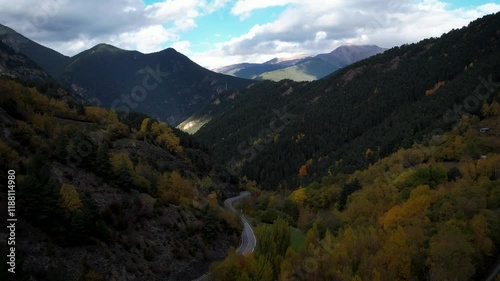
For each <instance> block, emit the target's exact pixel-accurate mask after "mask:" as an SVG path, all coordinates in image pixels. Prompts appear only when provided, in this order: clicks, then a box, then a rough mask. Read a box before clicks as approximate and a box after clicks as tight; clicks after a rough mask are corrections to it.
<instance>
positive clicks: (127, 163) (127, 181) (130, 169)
mask: <svg viewBox="0 0 500 281" xmlns="http://www.w3.org/2000/svg"><path fill="white" fill-rule="evenodd" d="M111 167H112V169H113V175H114V177H115V181H116V183H117V185H118V186H120V187H124V188H125V189H130V188H131V187H132V185H133V175H134V165H133V163H132V161H131V160H130V158H129V156H128V153H127V152H115V153H113V154H112V155H111Z"/></svg>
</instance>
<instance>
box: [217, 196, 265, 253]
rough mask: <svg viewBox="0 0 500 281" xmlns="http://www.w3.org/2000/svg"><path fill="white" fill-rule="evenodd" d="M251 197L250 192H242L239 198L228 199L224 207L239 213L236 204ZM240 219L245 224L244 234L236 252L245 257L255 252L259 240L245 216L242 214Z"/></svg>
mask: <svg viewBox="0 0 500 281" xmlns="http://www.w3.org/2000/svg"><path fill="white" fill-rule="evenodd" d="M250 195H251V194H250V192H248V191H244V192H241V193H240V195H238V196H235V197H231V198H229V199H226V200H225V201H224V206H225V207H226V208H227V209H229V210H231V211H232V212H235V213H237V212H238V210H236V208H235V207H234V203H236V202H238V201H240V200H241V199H243V198H245V197H248V196H250ZM240 218H241V221H242V222H243V232H242V233H241V238H240V245H239V246H238V248H237V249H236V252H237V253H240V254H242V255H245V254H249V253H253V251H254V250H255V246H256V245H257V238H256V237H255V234H254V232H253V228H252V225H251V224H250V223H249V222H248V220H247V219H246V218H245V216H244V215H243V214H241V213H240Z"/></svg>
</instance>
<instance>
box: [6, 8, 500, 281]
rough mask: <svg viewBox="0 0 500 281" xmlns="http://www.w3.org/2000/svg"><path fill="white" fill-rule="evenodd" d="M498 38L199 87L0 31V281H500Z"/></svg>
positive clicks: (482, 32) (274, 62)
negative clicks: (12, 261) (8, 183)
mask: <svg viewBox="0 0 500 281" xmlns="http://www.w3.org/2000/svg"><path fill="white" fill-rule="evenodd" d="M153 8H154V7H153V6H151V7H150V8H149V9H153ZM129 12H130V13H132V12H133V10H132V9H131V10H130V11H129ZM499 27H500V13H498V12H497V13H493V14H489V15H485V16H483V17H480V18H478V19H476V20H474V21H472V22H470V23H469V24H468V25H467V26H464V27H462V28H459V29H453V30H450V31H448V32H446V33H445V34H443V35H441V36H440V37H432V38H427V39H423V40H421V41H419V42H416V43H411V44H404V45H401V46H396V47H392V48H390V49H384V48H380V47H378V46H376V45H353V44H346V45H340V46H338V47H337V48H336V49H335V50H334V51H332V52H330V53H323V54H320V55H314V56H309V55H298V56H290V57H288V58H285V57H276V58H275V59H271V60H268V61H266V62H264V63H252V62H249V63H239V64H233V65H228V66H224V67H219V68H217V69H214V70H215V71H213V70H208V69H206V68H204V67H202V66H200V65H198V64H197V63H195V62H194V61H192V60H191V59H190V58H189V57H188V56H186V55H184V54H182V53H180V52H178V51H177V50H175V49H173V48H167V49H164V50H161V51H156V52H151V53H143V52H139V51H129V50H124V49H121V48H118V47H115V46H113V45H110V44H97V45H95V46H94V47H92V48H90V49H88V50H85V51H83V52H79V53H78V54H76V55H72V56H66V55H63V54H61V53H58V52H57V51H54V50H52V49H50V48H48V47H45V46H43V45H41V44H38V43H36V42H35V41H32V40H30V39H28V38H27V37H25V36H24V35H21V34H20V33H18V32H16V31H15V30H13V29H11V28H9V27H7V26H4V25H0V120H2V123H1V128H0V156H1V158H0V168H1V169H2V170H3V171H15V173H16V181H17V182H16V188H17V190H16V196H17V197H16V214H18V222H16V230H15V231H16V233H15V234H16V245H15V252H16V271H17V272H16V274H15V275H13V274H12V273H10V272H9V271H8V266H9V265H8V264H7V263H2V266H0V269H1V272H0V279H1V280H16V281H17V280H26V281H27V280H51V281H52V280H65V281H66V280H67V281H104V280H110V281H116V280H123V281H136V280H175V281H177V280H180V281H182V280H216V281H274V280H279V281H285V280H317V281H327V280H338V281H344V280H346V281H362V280H380V281H381V280H406V281H408V280H412V281H414V280H415V281H416V280H439V281H441V280H457V281H459V280H460V281H461V280H463V281H467V280H486V281H497V280H499V278H500V277H499V276H498V274H499V272H498V271H499V265H498V260H499V257H500V29H499ZM322 34H323V33H319V35H321V36H319V35H318V34H316V38H317V39H318V38H322V37H323V35H322ZM325 36H326V35H325ZM193 48H195V47H194V46H193ZM218 72H220V73H218ZM11 197H12V193H8V192H7V191H6V189H3V190H2V191H0V205H1V206H2V208H5V209H7V208H8V204H9V203H8V201H9V200H10V201H12V200H11V199H9V198H11ZM0 219H2V220H3V221H8V219H9V218H8V213H7V212H3V214H2V215H0ZM8 231H9V229H6V228H4V229H3V230H1V231H0V237H1V238H2V240H5V241H7V239H8V237H9V236H10V235H11V234H10V233H9V232H8ZM0 250H1V251H0V252H2V253H4V252H5V253H8V252H12V250H11V249H10V247H8V246H7V244H6V243H2V244H0ZM4 256H6V254H5V255H4Z"/></svg>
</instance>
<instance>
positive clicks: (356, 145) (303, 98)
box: [179, 14, 500, 189]
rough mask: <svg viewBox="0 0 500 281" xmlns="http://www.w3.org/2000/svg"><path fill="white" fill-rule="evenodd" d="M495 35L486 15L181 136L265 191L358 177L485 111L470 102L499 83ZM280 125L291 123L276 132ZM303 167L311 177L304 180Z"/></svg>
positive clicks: (216, 115)
mask: <svg viewBox="0 0 500 281" xmlns="http://www.w3.org/2000/svg"><path fill="white" fill-rule="evenodd" d="M498 26H500V14H496V15H490V16H487V17H484V18H482V19H479V20H476V21H474V22H472V23H471V24H469V26H467V27H464V28H462V29H458V30H457V29H456V30H453V31H451V32H449V33H447V34H444V35H443V36H442V37H441V38H430V39H426V40H423V41H421V42H419V43H415V44H409V45H403V46H401V47H395V48H392V49H390V50H387V51H385V52H384V53H382V54H378V55H376V56H373V57H370V58H368V59H365V60H362V61H359V62H357V63H354V64H351V65H349V66H347V67H345V68H342V69H341V70H339V71H337V72H335V73H334V74H332V75H330V76H328V77H326V78H324V79H321V80H318V81H314V82H310V83H306V82H293V81H290V80H284V81H281V82H271V81H267V82H262V83H259V84H256V85H255V86H253V87H251V88H248V89H245V90H242V91H238V92H228V93H225V94H224V95H222V96H220V97H218V98H217V99H215V100H213V101H212V102H211V103H210V104H208V105H206V106H205V107H204V108H203V109H202V110H201V111H199V112H198V113H197V114H195V115H194V116H192V117H190V118H189V119H188V120H186V121H185V122H183V123H182V124H180V126H179V128H181V129H184V130H187V131H190V132H191V133H194V132H195V131H196V130H197V129H198V128H199V130H198V131H197V132H196V134H195V136H197V137H198V138H199V139H200V140H202V141H203V142H204V143H205V144H206V145H207V146H209V147H210V148H211V149H212V150H213V151H214V156H215V157H217V158H218V159H219V161H222V162H224V163H228V165H230V166H234V168H235V169H237V170H238V171H240V174H241V175H245V176H247V177H248V178H249V179H252V180H256V181H257V182H259V183H260V184H261V186H263V187H265V188H270V189H275V188H279V187H280V186H282V187H291V186H298V185H301V184H304V183H307V181H310V180H314V179H315V178H317V177H321V176H322V175H324V174H326V173H345V172H353V171H355V170H357V169H361V168H364V167H366V166H367V165H369V164H370V163H372V162H373V161H376V160H377V159H379V158H380V157H384V156H386V155H388V154H390V153H392V152H394V151H397V150H398V149H400V148H404V147H409V146H411V145H412V144H414V143H415V142H416V141H418V140H427V141H428V140H430V139H432V138H433V136H434V135H436V134H439V132H440V130H447V129H449V128H450V126H451V125H452V124H454V122H455V121H456V120H458V119H459V117H460V116H461V115H462V114H465V113H466V112H470V113H477V112H478V111H480V109H481V105H482V103H483V101H486V100H485V99H486V98H485V97H488V98H489V99H492V98H493V96H494V94H493V93H492V94H491V95H485V97H480V98H481V99H480V100H478V98H475V97H474V93H475V90H476V88H477V87H478V85H483V84H484V83H487V82H484V81H498V80H499V78H500V69H499V65H500V62H499V58H500V48H499V46H500V33H499V32H498ZM482 81H483V82H482ZM488 83H490V84H491V83H493V82H488ZM485 85H486V84H485ZM484 87H486V86H484ZM489 88H490V89H491V87H489ZM484 91H486V90H483V92H484ZM492 91H493V90H492ZM494 93H497V94H498V89H497V90H495V91H494ZM464 100H465V101H464ZM467 101H470V104H468V103H467ZM460 106H461V107H460ZM457 108H465V109H463V111H459V110H458V109H457ZM466 110H467V111H466ZM280 116H286V118H284V119H285V120H286V121H287V122H286V123H283V122H281V123H279V125H276V123H278V122H277V119H276V118H281V117H280ZM281 125H283V126H282V128H281V129H280V130H279V131H277V130H276V128H280V126H281ZM200 127H201V128H200ZM367 155H370V157H367ZM303 166H305V167H307V170H308V173H307V174H308V177H301V176H299V169H300V168H301V167H303Z"/></svg>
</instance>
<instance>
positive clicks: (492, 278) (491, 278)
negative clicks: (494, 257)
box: [485, 263, 500, 281]
mask: <svg viewBox="0 0 500 281" xmlns="http://www.w3.org/2000/svg"><path fill="white" fill-rule="evenodd" d="M497 276H500V263H499V264H498V266H497V267H495V269H494V270H493V271H492V272H491V274H490V275H489V276H488V278H486V279H485V281H495V278H496V277H497Z"/></svg>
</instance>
